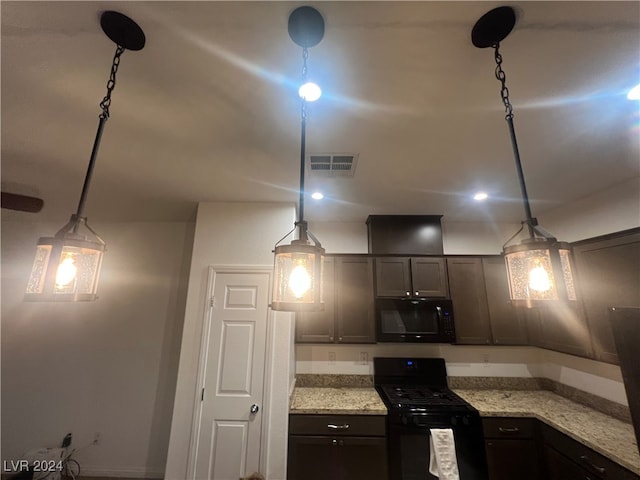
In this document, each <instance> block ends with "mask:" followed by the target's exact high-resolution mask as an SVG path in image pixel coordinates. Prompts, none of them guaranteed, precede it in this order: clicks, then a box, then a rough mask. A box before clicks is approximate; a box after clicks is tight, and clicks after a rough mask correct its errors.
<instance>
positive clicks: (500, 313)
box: [482, 255, 529, 345]
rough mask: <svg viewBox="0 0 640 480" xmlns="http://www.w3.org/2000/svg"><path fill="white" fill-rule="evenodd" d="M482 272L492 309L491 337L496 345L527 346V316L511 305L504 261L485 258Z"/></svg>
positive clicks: (498, 257)
mask: <svg viewBox="0 0 640 480" xmlns="http://www.w3.org/2000/svg"><path fill="white" fill-rule="evenodd" d="M482 270H483V274H484V285H485V289H486V292H487V303H488V305H489V318H490V320H491V336H492V337H493V343H494V344H495V345H527V344H528V343H529V337H528V333H527V323H526V318H525V315H524V312H523V311H522V310H521V309H518V308H515V307H514V306H513V305H512V304H511V299H510V297H509V280H508V279H507V270H506V267H505V263H504V258H503V257H502V256H501V255H499V256H491V257H483V258H482Z"/></svg>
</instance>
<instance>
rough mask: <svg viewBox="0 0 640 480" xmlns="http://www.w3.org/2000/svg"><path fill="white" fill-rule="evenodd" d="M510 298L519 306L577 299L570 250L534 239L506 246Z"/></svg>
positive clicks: (556, 243) (566, 244) (547, 240)
mask: <svg viewBox="0 0 640 480" xmlns="http://www.w3.org/2000/svg"><path fill="white" fill-rule="evenodd" d="M504 256H505V263H506V267H507V276H508V279H509V295H510V297H511V301H512V302H513V303H514V304H515V305H516V306H526V307H533V306H538V305H541V304H545V303H549V302H550V301H575V300H577V296H576V289H575V285H574V278H573V270H574V269H573V258H572V255H571V247H570V246H569V244H568V243H566V242H557V241H552V240H549V239H544V238H543V239H541V238H534V239H528V240H525V241H523V242H522V243H520V244H518V245H512V246H508V247H507V246H505V247H504Z"/></svg>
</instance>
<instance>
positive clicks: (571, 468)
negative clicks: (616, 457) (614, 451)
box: [540, 423, 640, 480]
mask: <svg viewBox="0 0 640 480" xmlns="http://www.w3.org/2000/svg"><path fill="white" fill-rule="evenodd" d="M540 430H541V437H542V441H543V445H544V452H545V465H546V467H547V468H548V470H549V471H548V474H549V478H550V479H552V480H573V479H579V480H585V479H591V480H605V479H615V480H640V477H638V475H636V474H635V473H633V472H631V471H629V470H627V469H626V468H624V467H623V466H621V465H619V464H618V463H616V462H614V461H613V460H609V459H608V458H606V457H605V456H603V455H600V454H599V453H597V452H595V451H594V450H592V449H591V448H589V447H587V446H586V445H583V444H582V443H580V442H578V441H576V440H574V439H573V438H570V437H569V436H567V435H565V434H564V433H561V432H559V431H558V430H556V429H555V428H552V427H550V426H548V425H546V424H544V423H541V424H540ZM581 475H582V476H581Z"/></svg>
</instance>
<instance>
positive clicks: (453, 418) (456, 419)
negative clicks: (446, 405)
mask: <svg viewBox="0 0 640 480" xmlns="http://www.w3.org/2000/svg"><path fill="white" fill-rule="evenodd" d="M451 425H453V426H454V427H455V426H456V425H458V418H457V417H451Z"/></svg>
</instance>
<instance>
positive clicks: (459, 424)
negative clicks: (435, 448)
mask: <svg viewBox="0 0 640 480" xmlns="http://www.w3.org/2000/svg"><path fill="white" fill-rule="evenodd" d="M404 418H405V420H404V421H403V420H402V415H401V414H397V415H396V416H395V417H394V416H390V418H389V474H390V475H389V476H390V478H391V480H427V479H428V480H432V479H434V480H437V477H435V476H433V475H431V474H430V473H429V430H430V429H431V428H451V429H452V430H453V437H454V441H455V445H456V459H457V463H458V471H459V473H460V478H461V479H463V480H487V479H488V473H487V459H486V455H485V450H484V440H483V434H482V423H481V420H480V417H479V415H477V414H474V415H469V414H429V413H424V414H420V413H414V414H411V416H410V417H406V416H405V417H404Z"/></svg>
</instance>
